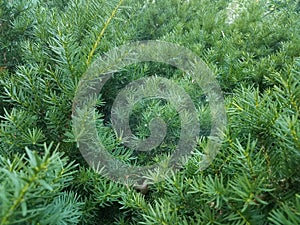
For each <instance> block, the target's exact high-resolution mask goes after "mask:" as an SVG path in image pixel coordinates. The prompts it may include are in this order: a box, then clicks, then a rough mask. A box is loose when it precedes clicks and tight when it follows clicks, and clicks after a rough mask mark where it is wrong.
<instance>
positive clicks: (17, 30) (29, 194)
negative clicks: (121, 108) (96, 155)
mask: <svg viewBox="0 0 300 225" xmlns="http://www.w3.org/2000/svg"><path fill="white" fill-rule="evenodd" d="M299 13H300V2H299V1H291V0H270V1H267V2H266V1H260V0H259V1H252V0H242V1H236V0H233V1H227V0H218V1H211V0H165V1H151V0H147V1H142V0H120V1H117V0H113V1H103V0H90V1H82V0H47V1H41V0H20V1H12V0H8V1H1V2H0V34H1V35H0V90H1V95H0V121H1V124H0V126H1V127H0V142H1V144H0V168H1V169H0V224H1V225H2V224H3V225H4V224H124V225H125V224H128V225H129V224H131V225H133V224H168V225H169V224H183V225H188V224H195V225H196V224H276V225H280V224H291V225H292V224H300V175H299V170H300V122H299V121H300V85H299V77H300V32H299V31H300V19H299V18H300V16H299ZM150 39H159V40H163V41H167V42H172V43H177V44H180V45H182V46H185V47H186V48H189V49H190V50H192V51H193V52H195V53H196V54H197V55H198V56H199V57H201V58H202V59H203V60H204V61H205V62H206V63H207V65H208V66H209V68H210V69H211V70H212V71H213V72H214V74H215V76H216V78H217V80H218V81H219V84H220V86H221V88H222V91H223V94H224V98H225V105H226V111H227V117H228V118H227V119H228V124H227V128H226V131H225V139H224V141H223V143H222V146H221V149H220V152H219V153H218V155H217V157H216V158H215V159H214V161H213V163H212V164H211V165H210V166H209V167H208V168H207V169H206V170H202V169H201V165H200V160H201V157H202V153H203V151H204V149H205V148H206V145H207V137H208V136H209V131H210V128H211V122H212V121H211V120H212V118H211V116H210V108H209V102H207V101H206V96H205V94H204V93H203V92H202V91H201V90H199V88H198V87H197V86H196V84H193V82H192V80H191V78H190V77H189V76H186V75H185V74H184V73H183V72H182V71H179V70H178V69H176V68H174V67H172V66H169V65H165V64H163V63H156V62H144V63H138V64H134V65H130V66H127V67H126V68H124V69H123V70H122V71H120V72H118V73H115V74H114V75H113V76H112V77H111V79H110V80H109V81H108V82H107V83H106V84H105V85H104V87H103V90H102V93H101V96H100V97H99V101H98V102H97V104H96V107H95V109H96V110H95V111H96V112H97V115H96V116H95V118H96V119H97V121H96V124H97V132H98V136H99V137H100V139H101V142H102V143H103V144H105V146H106V149H107V151H108V152H109V153H110V154H112V155H113V156H114V157H115V158H117V159H119V160H121V161H122V162H125V163H128V164H132V165H152V164H154V163H156V162H159V161H161V160H162V159H165V158H166V157H167V156H168V154H170V153H172V151H174V149H175V147H176V143H177V141H178V139H179V133H180V119H179V116H178V113H177V112H176V110H175V109H174V107H172V105H171V104H169V103H168V102H166V101H163V100H158V99H150V100H149V99H146V100H144V101H142V102H139V103H138V104H136V105H135V106H134V108H133V110H132V115H131V116H130V126H131V129H132V131H133V132H134V133H135V134H136V136H137V137H139V138H141V139H143V138H146V137H147V136H149V134H150V130H149V123H150V121H151V120H152V119H153V118H155V117H156V116H157V115H160V117H161V118H163V119H164V121H165V122H166V124H167V125H168V128H167V132H166V133H167V136H166V138H165V139H164V140H163V142H162V143H161V145H160V146H159V147H157V148H156V149H154V150H152V151H151V152H136V151H134V150H133V149H130V148H128V147H126V146H124V145H122V143H121V141H120V139H118V138H119V137H118V136H117V135H116V133H115V132H114V130H113V128H112V124H111V121H110V120H111V118H110V110H111V108H112V104H113V101H114V99H115V98H116V96H117V95H118V93H119V90H121V89H123V88H124V87H126V85H127V84H129V83H131V82H133V81H135V80H137V79H140V78H143V77H150V76H153V75H155V74H157V75H158V76H161V77H165V78H167V79H171V80H172V81H173V82H174V83H176V84H177V85H179V86H180V87H182V88H184V90H185V91H186V92H187V93H188V94H189V96H190V97H191V99H192V100H193V102H194V104H195V107H196V109H197V110H198V114H197V116H198V118H199V120H200V126H201V131H200V134H199V135H200V136H201V138H200V139H199V141H198V142H199V143H198V144H197V147H196V149H195V150H194V152H193V154H192V156H191V157H190V158H189V159H188V161H187V163H186V164H185V165H184V167H183V168H181V169H180V170H179V171H177V172H176V173H175V172H174V173H172V174H170V175H168V176H166V175H165V176H164V177H163V178H164V179H163V180H160V179H159V178H160V177H159V176H161V175H159V174H157V173H153V174H149V175H147V176H148V180H150V181H152V182H151V184H150V185H149V186H148V187H147V188H148V189H147V190H142V189H141V190H140V192H139V191H138V190H136V189H135V188H133V187H132V186H129V185H128V186H126V185H121V184H117V183H115V182H113V181H111V180H109V179H107V178H105V177H103V176H101V175H99V174H98V173H97V172H95V171H94V170H92V169H91V168H89V166H88V165H87V163H86V162H85V160H84V159H83V157H82V155H81V154H80V152H79V149H78V146H77V143H76V140H77V136H76V135H77V133H76V132H75V131H74V130H73V129H72V106H73V105H72V104H73V99H74V96H75V95H76V91H77V88H78V83H79V80H80V78H81V77H82V76H83V74H84V73H85V72H86V71H87V69H88V67H89V66H90V65H91V64H92V62H94V60H95V59H97V57H98V56H100V55H102V54H103V53H105V52H107V51H109V50H110V49H112V48H114V47H116V46H120V45H122V44H125V43H128V42H133V41H137V40H150ZM54 146H56V147H54Z"/></svg>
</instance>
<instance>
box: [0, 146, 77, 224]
mask: <svg viewBox="0 0 300 225" xmlns="http://www.w3.org/2000/svg"><path fill="white" fill-rule="evenodd" d="M51 147H52V145H50V146H48V147H47V146H46V145H45V146H44V151H41V152H40V154H38V153H37V152H36V151H31V150H29V149H28V148H26V153H27V154H26V155H25V154H23V155H19V154H17V155H15V156H14V157H12V158H11V159H7V158H4V157H1V160H0V166H1V170H0V178H1V185H0V190H1V192H0V193H1V194H0V208H1V211H0V213H1V214H0V215H1V216H0V218H1V220H0V224H3V225H4V224H37V223H38V224H70V223H78V221H79V218H80V215H81V205H82V203H81V202H80V201H79V199H78V196H77V195H76V194H74V193H73V192H64V191H63V190H64V188H66V187H68V186H69V185H70V182H71V181H72V174H74V172H75V171H74V169H75V166H74V164H71V163H68V162H67V159H66V157H62V154H60V153H59V152H58V149H57V148H56V149H55V150H54V151H53V150H51Z"/></svg>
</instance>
